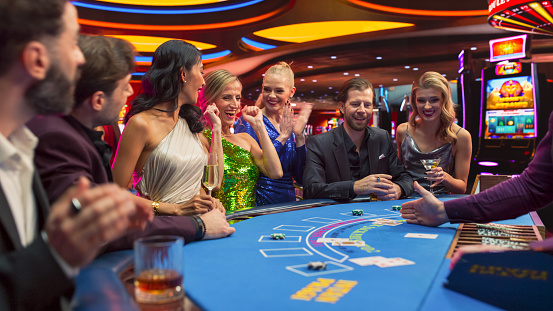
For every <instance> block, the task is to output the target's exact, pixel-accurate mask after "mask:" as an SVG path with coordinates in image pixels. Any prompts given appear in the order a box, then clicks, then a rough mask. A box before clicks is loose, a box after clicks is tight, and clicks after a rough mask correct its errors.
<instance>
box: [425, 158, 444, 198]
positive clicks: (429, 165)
mask: <svg viewBox="0 0 553 311" xmlns="http://www.w3.org/2000/svg"><path fill="white" fill-rule="evenodd" d="M440 159H441V158H436V159H421V163H422V165H423V166H424V168H425V169H426V170H427V171H430V170H431V169H433V168H435V167H438V164H440ZM432 184H433V182H432V181H429V185H428V188H429V191H430V193H432V194H434V187H432Z"/></svg>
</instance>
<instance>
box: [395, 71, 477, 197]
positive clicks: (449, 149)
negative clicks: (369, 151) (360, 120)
mask: <svg viewBox="0 0 553 311" xmlns="http://www.w3.org/2000/svg"><path fill="white" fill-rule="evenodd" d="M411 105H412V106H413V112H412V113H411V116H410V117H409V122H407V123H403V124H400V125H399V126H398V128H397V146H398V157H399V159H400V160H401V161H402V162H403V164H404V165H405V168H406V169H407V171H408V172H409V173H410V174H411V175H412V177H413V180H414V181H416V182H418V183H420V184H422V185H423V186H427V185H429V183H431V185H432V186H431V187H433V189H434V192H435V193H465V191H466V188H467V180H468V175H469V169H470V157H471V153H472V145H471V136H470V133H469V132H468V131H467V130H465V129H463V128H461V127H460V126H459V125H457V124H455V123H454V122H453V120H454V119H455V111H454V109H453V101H452V99H451V89H450V87H449V82H448V81H447V80H446V79H445V78H444V77H443V76H442V75H441V74H439V73H437V72H434V71H429V72H425V73H424V74H423V75H422V76H421V77H420V78H419V80H418V81H417V82H415V83H414V84H413V89H412V90H411ZM438 157H439V158H440V159H441V160H440V163H439V165H438V167H435V168H432V169H431V170H430V171H427V170H426V169H425V168H424V166H423V165H422V163H421V161H420V160H421V159H435V158H438Z"/></svg>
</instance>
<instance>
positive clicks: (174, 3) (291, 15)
mask: <svg viewBox="0 0 553 311" xmlns="http://www.w3.org/2000/svg"><path fill="white" fill-rule="evenodd" d="M71 2H72V3H73V4H74V5H75V6H76V7H77V9H78V12H79V18H80V19H79V23H80V26H81V29H82V32H83V33H88V34H102V35H108V36H116V37H121V38H125V39H127V40H129V41H131V42H133V44H134V45H135V47H136V48H137V50H138V51H139V53H140V56H138V57H137V58H136V60H137V63H138V65H139V66H138V68H137V71H136V72H135V73H134V74H133V76H132V86H133V88H134V89H135V92H134V94H135V95H136V94H138V93H139V91H140V79H141V77H142V75H143V74H144V72H145V71H147V70H148V68H149V66H150V64H151V56H152V54H153V51H154V50H155V48H156V47H157V46H159V44H161V43H163V42H164V41H166V40H169V39H174V38H176V39H182V40H187V41H189V42H191V43H193V44H194V45H196V46H198V47H199V48H201V49H202V52H203V54H204V56H203V62H204V65H205V73H209V72H210V71H213V70H215V69H220V68H225V69H228V70H230V71H231V72H233V73H234V74H236V75H238V76H239V77H240V79H241V81H242V83H243V86H244V90H243V103H244V104H248V105H251V104H253V103H254V101H255V99H256V98H257V97H258V94H259V92H260V87H261V81H262V73H263V72H265V70H266V69H267V68H268V67H269V66H271V65H272V64H274V63H276V62H278V61H281V60H282V61H286V62H289V63H291V67H292V69H293V71H294V72H295V77H296V79H295V81H294V82H295V86H296V88H297V91H296V95H295V97H294V98H293V100H292V105H293V107H294V108H295V109H298V108H300V107H301V106H302V104H304V103H305V102H311V103H314V111H313V113H312V115H311V117H310V119H309V122H308V124H309V126H308V134H309V135H315V134H318V133H321V132H324V131H326V130H328V129H330V128H333V127H336V126H337V125H338V124H340V122H341V120H340V117H339V113H338V111H337V103H336V101H335V100H334V97H335V95H336V92H337V90H338V88H339V86H340V85H341V84H342V82H343V81H345V80H346V79H349V78H351V77H357V76H360V77H364V78H367V79H369V80H370V81H372V83H373V84H374V85H375V87H376V95H377V104H378V106H377V107H376V109H375V112H374V117H373V122H372V125H373V126H377V127H381V128H383V129H386V130H388V131H390V133H391V135H392V136H394V135H395V128H396V127H397V125H398V124H400V123H402V122H405V121H406V119H407V116H408V113H409V109H410V104H409V98H408V95H409V93H410V89H411V85H412V83H413V81H414V80H416V79H417V78H418V77H419V76H420V75H421V74H422V73H423V72H425V71H430V70H433V71H438V72H440V73H442V74H443V75H444V76H445V77H446V78H447V79H448V80H449V81H450V83H451V86H452V90H453V99H454V101H455V102H456V103H457V104H458V105H459V107H458V110H457V113H458V122H459V124H462V125H463V127H465V128H466V129H467V130H469V132H470V133H471V135H472V137H473V153H474V154H473V158H474V162H473V163H471V173H470V175H469V186H468V187H467V192H470V190H471V189H472V183H473V181H474V180H475V179H476V175H478V174H507V175H511V174H519V173H520V172H521V171H522V170H523V169H524V167H525V166H526V165H527V163H528V161H530V160H531V157H532V156H533V152H534V148H535V146H536V145H537V143H538V142H539V140H540V139H541V137H543V135H544V134H545V131H544V126H546V121H544V120H543V118H544V116H545V118H546V117H547V116H548V115H549V112H550V111H551V110H552V109H553V92H552V90H553V87H552V86H553V83H552V80H551V79H553V65H552V64H551V61H552V60H553V39H552V37H550V35H551V34H553V30H552V29H551V26H550V25H549V24H550V22H551V21H553V9H552V8H553V6H552V3H551V2H552V1H539V2H535V1H522V0H511V1H499V0H490V1H484V0H466V1H433V0H420V1H409V0H396V1H386V0H270V1H269V0H227V1H215V0H156V1H153V0H100V1H89V0H81V1H71ZM523 33H527V34H528V36H527V38H526V40H527V47H526V52H527V53H526V55H524V56H523V57H520V58H519V59H518V61H519V62H520V63H521V64H522V65H521V66H523V67H524V68H531V69H528V70H531V71H532V73H531V74H529V76H532V77H533V79H534V80H532V83H533V85H534V88H535V89H539V93H537V94H535V96H534V97H535V98H534V107H535V110H534V111H533V113H534V115H535V120H534V123H533V124H532V126H533V129H534V132H533V133H534V134H533V135H535V137H533V138H531V139H525V140H509V142H508V143H507V142H506V141H507V140H505V139H504V140H493V139H491V140H484V139H482V138H481V137H484V136H485V133H484V132H483V130H482V126H481V125H482V124H483V123H484V122H485V121H484V120H485V117H484V115H483V114H482V113H481V111H482V102H483V98H485V94H483V93H485V85H484V82H486V81H489V80H492V79H493V78H494V77H490V76H484V74H483V71H482V70H483V69H486V68H488V72H489V71H493V68H496V64H497V63H495V62H491V61H490V41H491V40H495V39H499V38H504V37H511V36H517V35H521V34H523ZM460 60H462V63H463V66H462V67H461V66H460ZM492 60H493V59H492ZM514 66H515V67H516V65H514ZM494 72H495V71H494ZM495 78H497V77H495ZM130 100H132V98H129V101H130ZM124 113H125V111H122V113H121V117H122V116H123V115H124ZM521 141H522V143H521ZM512 150H518V151H520V152H518V153H517V152H510V151H512ZM506 151H507V152H506ZM490 163H491V164H490ZM484 164H485V165H488V164H489V165H495V166H485V165H484ZM540 215H542V220H543V222H544V223H545V224H546V225H548V226H549V223H550V222H551V223H553V220H552V219H553V208H546V209H544V210H542V211H541V212H540ZM239 226H244V225H241V224H239ZM549 228H551V226H549ZM270 233H271V232H269V234H270ZM195 247H199V246H195ZM442 268H443V267H442ZM244 270H245V271H244ZM244 270H243V271H242V272H243V273H244V274H248V273H249V272H248V271H247V268H244ZM442 270H443V269H442ZM221 273H223V272H221ZM437 273H438V275H439V273H440V272H437ZM304 285H305V284H304ZM296 287H297V286H296ZM296 287H294V289H298V290H299V289H300V288H301V287H300V288H296ZM393 290H394V291H399V289H398V288H394V289H393ZM432 292H435V290H434V289H433V290H432V291H431V292H429V293H432ZM245 294H246V293H240V292H239V291H238V292H237V295H245ZM429 295H431V294H429ZM391 300H392V301H391V302H390V303H393V302H394V301H393V300H394V299H391Z"/></svg>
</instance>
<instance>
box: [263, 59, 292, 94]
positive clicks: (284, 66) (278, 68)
mask: <svg viewBox="0 0 553 311" xmlns="http://www.w3.org/2000/svg"><path fill="white" fill-rule="evenodd" d="M267 75H281V76H283V77H284V80H286V82H287V83H286V84H287V85H288V87H290V88H293V87H294V72H293V71H292V68H291V67H290V65H289V64H288V63H286V62H279V63H278V64H276V65H273V66H271V67H269V69H267V71H265V76H267ZM263 80H265V79H263Z"/></svg>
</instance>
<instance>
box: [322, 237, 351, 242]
mask: <svg viewBox="0 0 553 311" xmlns="http://www.w3.org/2000/svg"><path fill="white" fill-rule="evenodd" d="M341 241H349V239H347V238H318V239H317V243H332V242H341Z"/></svg>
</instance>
